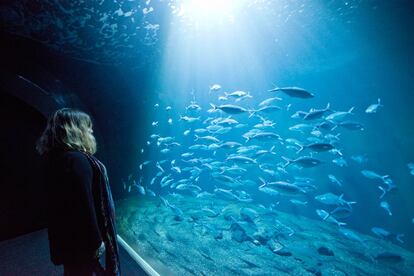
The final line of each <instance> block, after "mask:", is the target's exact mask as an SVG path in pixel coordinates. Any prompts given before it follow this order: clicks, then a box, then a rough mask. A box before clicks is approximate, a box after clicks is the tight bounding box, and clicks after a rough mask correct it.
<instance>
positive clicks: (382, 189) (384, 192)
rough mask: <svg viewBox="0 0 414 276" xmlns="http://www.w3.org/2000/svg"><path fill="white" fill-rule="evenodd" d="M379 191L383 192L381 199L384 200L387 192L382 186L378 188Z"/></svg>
mask: <svg viewBox="0 0 414 276" xmlns="http://www.w3.org/2000/svg"><path fill="white" fill-rule="evenodd" d="M378 189H380V190H381V191H382V194H381V195H380V197H379V198H380V199H382V198H383V197H384V196H385V195H386V194H387V191H386V190H385V189H384V188H383V187H381V186H378Z"/></svg>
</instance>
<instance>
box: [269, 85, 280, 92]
mask: <svg viewBox="0 0 414 276" xmlns="http://www.w3.org/2000/svg"><path fill="white" fill-rule="evenodd" d="M272 85H273V88H272V89H269V90H267V92H276V91H278V90H279V87H277V86H276V85H275V84H274V83H272Z"/></svg>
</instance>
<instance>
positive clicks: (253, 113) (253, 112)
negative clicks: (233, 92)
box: [249, 109, 257, 118]
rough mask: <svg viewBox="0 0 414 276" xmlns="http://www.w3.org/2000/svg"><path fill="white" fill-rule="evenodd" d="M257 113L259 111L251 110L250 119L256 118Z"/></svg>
mask: <svg viewBox="0 0 414 276" xmlns="http://www.w3.org/2000/svg"><path fill="white" fill-rule="evenodd" d="M256 112H257V110H254V109H251V110H249V118H251V117H253V116H255V115H256Z"/></svg>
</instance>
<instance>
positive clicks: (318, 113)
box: [303, 103, 331, 121]
mask: <svg viewBox="0 0 414 276" xmlns="http://www.w3.org/2000/svg"><path fill="white" fill-rule="evenodd" d="M330 106H331V105H330V103H328V104H327V105H326V107H325V108H324V109H311V110H310V111H309V112H308V113H306V115H305V116H304V117H303V119H304V120H306V121H310V120H316V119H320V118H322V116H323V115H324V114H325V113H326V112H327V111H330V110H331V109H330Z"/></svg>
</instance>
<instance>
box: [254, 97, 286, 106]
mask: <svg viewBox="0 0 414 276" xmlns="http://www.w3.org/2000/svg"><path fill="white" fill-rule="evenodd" d="M282 100H283V99H282V98H279V97H273V98H267V99H266V100H263V101H261V102H260V103H259V106H267V105H271V104H272V103H273V102H275V101H282Z"/></svg>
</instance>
